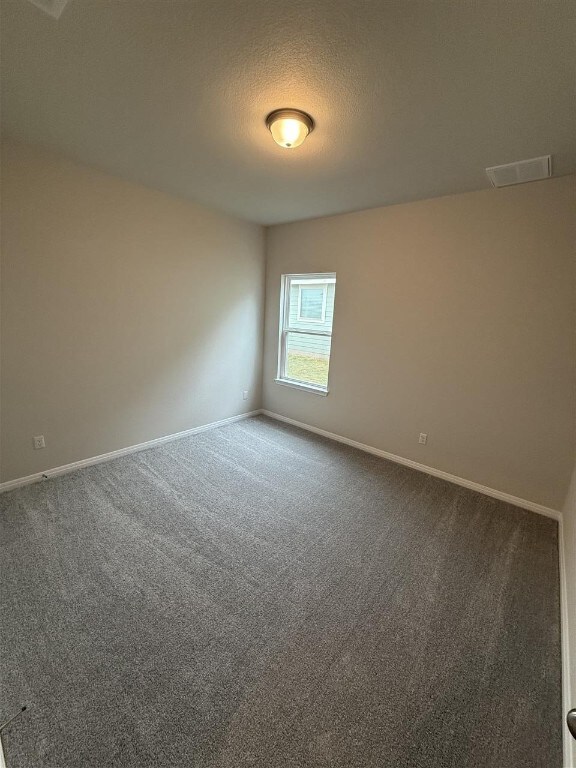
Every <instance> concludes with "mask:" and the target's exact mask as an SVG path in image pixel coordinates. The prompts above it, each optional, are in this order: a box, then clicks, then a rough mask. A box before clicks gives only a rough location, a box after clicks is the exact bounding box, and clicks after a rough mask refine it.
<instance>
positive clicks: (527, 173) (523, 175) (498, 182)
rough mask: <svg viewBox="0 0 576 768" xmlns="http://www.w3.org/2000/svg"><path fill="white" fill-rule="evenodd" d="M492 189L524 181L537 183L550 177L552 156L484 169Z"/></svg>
mask: <svg viewBox="0 0 576 768" xmlns="http://www.w3.org/2000/svg"><path fill="white" fill-rule="evenodd" d="M486 173H487V175H488V178H489V179H490V181H491V182H492V186H493V187H509V186H510V185H511V184H524V183H525V182H526V181H539V180H540V179H547V178H549V177H550V176H552V156H551V155H544V157H533V158H532V159H531V160H520V161H519V162H517V163H508V164H507V165H495V166H493V167H492V168H486Z"/></svg>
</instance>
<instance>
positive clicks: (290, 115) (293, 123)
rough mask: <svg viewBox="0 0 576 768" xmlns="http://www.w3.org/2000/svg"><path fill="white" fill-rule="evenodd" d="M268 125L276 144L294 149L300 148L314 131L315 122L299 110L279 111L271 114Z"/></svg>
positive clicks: (267, 120)
mask: <svg viewBox="0 0 576 768" xmlns="http://www.w3.org/2000/svg"><path fill="white" fill-rule="evenodd" d="M266 125H267V127H268V129H269V130H270V133H271V134H272V138H273V139H274V141H275V142H276V144H278V145H279V146H281V147H284V148H285V149H293V148H294V147H299V146H300V144H302V142H303V141H304V139H305V138H306V136H308V134H309V133H310V132H311V131H312V130H313V129H314V120H312V118H311V117H310V115H308V114H306V112H301V111H300V110H299V109H277V110H275V111H274V112H270V114H269V115H268V117H267V118H266Z"/></svg>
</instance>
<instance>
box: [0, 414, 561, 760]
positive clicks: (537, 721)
mask: <svg viewBox="0 0 576 768" xmlns="http://www.w3.org/2000/svg"><path fill="white" fill-rule="evenodd" d="M0 505H1V507H2V510H1V521H2V529H3V530H2V586H1V596H2V607H1V626H2V629H1V633H2V637H1V641H2V643H1V645H2V651H1V653H2V662H3V669H2V683H3V691H2V694H1V696H0V702H1V711H0V720H3V719H4V718H5V717H8V716H9V715H10V714H11V713H13V712H14V711H16V710H18V709H19V708H20V706H21V705H23V704H27V705H28V707H29V709H28V711H27V712H25V713H24V714H23V715H22V716H21V717H20V718H19V719H18V720H16V721H15V722H14V723H13V724H12V725H11V726H10V727H9V728H7V729H6V731H5V732H4V736H3V741H4V748H5V753H6V759H7V764H8V768H29V767H31V766H34V768H89V767H92V766H98V767H99V768H107V767H108V766H114V767H115V766H130V767H131V768H132V767H133V768H148V767H149V768H152V767H154V768H178V767H180V766H182V767H184V766H186V768H188V767H194V768H200V767H202V768H247V766H257V767H258V768H280V767H282V768H293V767H296V766H321V767H325V766H330V767H331V768H332V767H333V766H336V767H343V766H346V767H347V768H367V767H368V766H370V767H371V768H372V767H373V768H488V766H490V768H537V767H538V768H560V766H561V762H562V757H561V718H562V713H561V698H560V643H559V586H558V584H559V582H558V563H557V561H558V553H557V546H558V542H557V525H556V523H555V522H554V521H553V520H550V519H547V518H545V517H541V516H539V515H537V514H534V513H531V512H526V511H523V510H521V509H517V508H515V507H512V506H509V505H507V504H504V503H502V502H499V501H495V500H493V499H490V498H487V497H485V496H481V495H479V494H477V493H474V492H472V491H468V490H466V489H463V488H459V487H457V486H454V485H450V484H449V483H447V482H444V481H442V480H438V479H435V478H432V477H429V476H427V475H425V474H421V473H419V472H416V471H414V470H411V469H408V468H405V467H402V466H398V465H395V464H392V463H389V462H386V461H384V460H381V459H378V458H376V457H373V456H370V455H367V454H364V453H361V452H359V451H356V450H354V449H351V448H347V447H345V446H342V445H338V444H336V443H333V442H329V441H327V440H324V439H322V438H318V437H315V436H312V435H310V434H308V433H305V432H301V431H299V430H296V429H293V428H291V427H287V426H284V425H280V424H278V423H276V422H273V421H270V420H268V419H265V418H263V417H258V418H253V419H250V420H246V421H242V422H238V423H236V424H233V425H230V426H227V427H223V428H220V429H216V430H213V431H211V432H205V433H203V434H200V435H196V436H194V437H191V438H188V439H185V440H181V441H178V442H174V443H170V444H166V445H164V446H162V447H160V448H155V449H152V450H150V451H146V452H143V453H139V454H134V455H132V456H128V457H125V458H121V459H118V460H116V461H114V462H110V463H107V464H100V465H97V466H94V467H91V468H89V469H84V470H81V471H79V472H76V473H74V474H69V475H64V476H62V477H59V478H56V479H53V480H48V481H46V482H44V483H42V484H37V485H32V486H29V487H27V488H23V489H20V490H17V491H14V492H11V493H6V494H3V495H2V496H1V497H0Z"/></svg>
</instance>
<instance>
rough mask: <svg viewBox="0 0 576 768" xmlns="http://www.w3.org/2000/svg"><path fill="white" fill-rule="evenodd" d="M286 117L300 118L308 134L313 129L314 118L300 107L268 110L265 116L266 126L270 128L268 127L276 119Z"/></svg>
mask: <svg viewBox="0 0 576 768" xmlns="http://www.w3.org/2000/svg"><path fill="white" fill-rule="evenodd" d="M286 118H292V119H293V120H300V121H301V122H302V123H304V125H305V126H306V127H307V128H308V134H311V133H312V131H313V130H314V126H315V123H314V119H313V118H312V116H311V115H309V114H308V112H303V111H302V110H301V109H275V110H274V111H273V112H270V114H269V115H268V117H267V118H266V127H267V128H268V130H270V127H271V126H272V124H273V123H275V122H276V120H282V119H286Z"/></svg>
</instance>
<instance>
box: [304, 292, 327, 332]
mask: <svg viewBox="0 0 576 768" xmlns="http://www.w3.org/2000/svg"><path fill="white" fill-rule="evenodd" d="M327 289H328V286H327V285H303V284H300V285H298V320H299V321H300V322H310V323H323V322H324V321H325V320H326V296H327V294H328V290H327Z"/></svg>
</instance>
